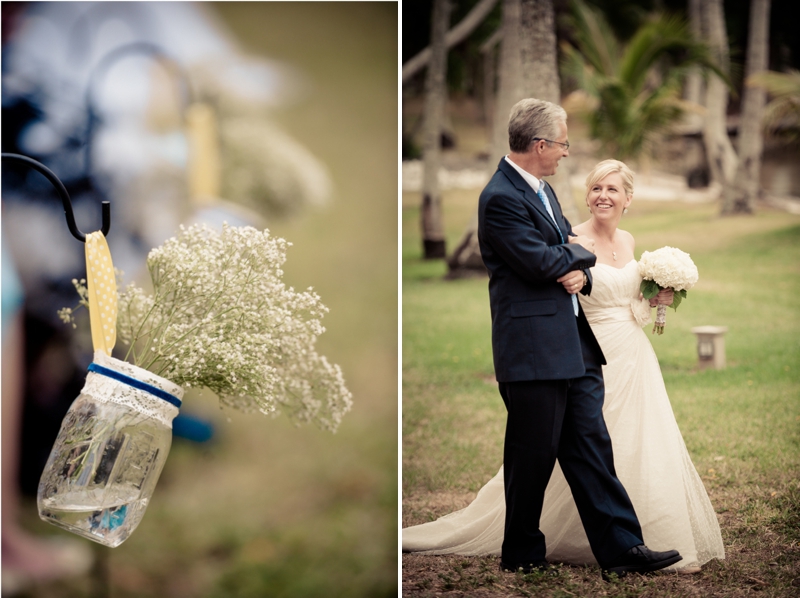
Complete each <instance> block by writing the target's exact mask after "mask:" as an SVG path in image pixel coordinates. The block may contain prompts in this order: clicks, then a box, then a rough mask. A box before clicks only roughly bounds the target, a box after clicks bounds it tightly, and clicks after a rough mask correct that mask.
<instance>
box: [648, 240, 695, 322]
mask: <svg viewBox="0 0 800 598" xmlns="http://www.w3.org/2000/svg"><path fill="white" fill-rule="evenodd" d="M639 276H641V277H642V284H641V286H640V288H639V290H640V291H641V293H642V295H644V297H645V299H652V298H653V297H655V296H656V295H658V293H659V291H661V290H663V289H672V290H673V291H674V292H675V294H674V299H673V301H672V309H675V310H677V309H678V306H679V305H680V304H681V301H682V300H683V299H685V298H686V291H687V290H689V289H691V288H692V287H693V286H694V285H695V283H696V282H697V280H698V277H699V275H698V272H697V266H695V265H694V262H693V261H692V258H690V257H689V254H688V253H685V252H683V251H681V250H680V249H676V248H675V247H662V248H661V249H656V250H655V251H645V252H644V253H643V254H642V257H641V258H639ZM666 321H667V306H666V305H659V306H658V310H657V311H656V323H655V326H654V327H653V332H654V333H658V334H663V333H664V326H665V325H666Z"/></svg>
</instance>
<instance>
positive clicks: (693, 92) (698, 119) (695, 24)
mask: <svg viewBox="0 0 800 598" xmlns="http://www.w3.org/2000/svg"><path fill="white" fill-rule="evenodd" d="M688 12H689V28H690V29H691V31H692V35H694V37H695V39H697V40H698V41H700V40H703V18H702V14H701V8H700V0H689V7H688ZM683 99H685V100H687V101H689V102H693V103H694V104H697V105H699V106H702V105H703V77H702V75H701V74H700V71H699V70H698V69H696V68H695V69H692V70H691V72H690V73H689V75H688V76H687V77H686V86H685V87H684V90H683ZM685 120H686V124H687V126H689V127H691V129H692V130H693V131H700V130H702V128H703V116H702V115H701V114H699V113H695V112H690V113H688V114H687V115H686V119H685Z"/></svg>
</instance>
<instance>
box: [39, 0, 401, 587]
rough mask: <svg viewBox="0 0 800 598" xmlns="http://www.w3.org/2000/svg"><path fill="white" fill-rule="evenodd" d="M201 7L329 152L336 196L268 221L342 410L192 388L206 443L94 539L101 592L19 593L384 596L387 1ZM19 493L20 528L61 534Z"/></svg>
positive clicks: (393, 161) (392, 389)
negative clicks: (266, 403) (121, 538)
mask: <svg viewBox="0 0 800 598" xmlns="http://www.w3.org/2000/svg"><path fill="white" fill-rule="evenodd" d="M208 8H209V10H216V11H218V12H219V14H220V15H221V16H222V18H223V20H224V22H225V24H226V25H227V26H229V27H230V28H231V30H232V32H233V33H234V35H235V36H236V37H237V39H238V41H239V42H240V43H241V44H242V46H243V50H245V51H246V52H248V53H252V54H257V55H261V56H264V57H266V58H270V59H277V60H283V61H286V62H287V63H288V64H290V65H291V66H293V67H296V68H298V69H299V70H300V72H301V73H303V74H304V75H305V76H306V77H307V81H308V83H309V86H308V88H307V91H308V93H307V94H305V95H304V96H303V100H302V102H300V103H298V104H295V105H292V106H289V107H286V108H283V109H282V110H280V111H276V112H275V113H274V115H273V116H274V118H275V119H276V121H277V122H278V123H279V124H280V125H281V126H283V127H285V128H286V130H287V131H288V132H289V133H290V134H291V135H292V136H293V137H295V138H296V139H297V140H298V141H299V142H300V143H302V144H304V145H305V146H306V147H307V148H309V150H310V151H311V152H312V153H314V154H315V155H316V156H317V157H319V158H320V159H321V161H322V162H323V163H325V165H326V166H327V167H328V169H329V171H330V174H331V177H332V179H333V183H334V194H335V196H334V197H333V199H332V202H331V204H330V205H329V206H327V207H326V208H325V209H321V210H308V211H306V212H305V213H303V214H302V215H301V216H299V217H298V218H296V219H294V220H290V221H281V220H274V221H272V222H270V223H269V226H270V230H271V231H272V232H273V233H274V234H276V235H278V236H282V237H285V238H286V239H287V240H289V241H291V242H292V243H293V247H292V248H291V249H290V250H289V254H288V261H287V263H286V265H285V266H284V270H285V272H286V279H287V283H288V284H291V285H294V286H295V287H296V288H300V289H305V288H307V287H308V286H310V285H313V286H314V290H315V291H317V292H318V293H319V294H320V296H321V297H322V300H323V302H324V303H325V304H326V305H327V306H328V307H329V308H330V313H329V314H328V315H327V316H326V318H325V321H324V324H325V326H326V328H327V332H326V333H325V334H324V335H322V337H321V338H320V342H319V350H320V353H322V354H323V355H326V356H327V357H328V358H329V359H330V360H331V361H332V362H334V363H339V364H340V365H341V366H342V369H343V372H344V375H345V379H346V381H347V383H348V387H349V388H350V390H351V391H352V392H353V395H354V407H353V411H352V412H351V413H349V414H348V415H347V416H346V417H345V419H344V421H343V423H342V425H341V427H340V429H339V431H338V432H337V433H336V434H330V433H327V432H323V431H320V430H317V429H316V428H313V427H309V426H303V427H299V428H296V427H294V426H293V425H292V424H291V423H290V422H289V421H288V420H286V419H285V418H283V419H281V418H279V419H270V418H266V417H263V416H260V415H257V414H255V415H243V414H238V413H228V412H227V411H226V412H220V411H219V409H218V408H217V406H216V401H215V399H214V398H213V397H212V396H202V397H197V396H192V397H188V398H187V401H186V403H185V408H186V410H192V411H193V412H194V413H196V414H198V413H199V414H202V415H204V416H206V417H208V418H210V419H211V420H213V422H214V424H215V426H216V428H217V435H216V438H215V442H214V443H213V444H211V445H209V446H203V447H198V446H197V445H191V444H187V443H185V442H180V441H176V442H175V443H173V447H172V450H171V452H170V456H169V459H168V460H167V465H166V468H165V470H164V472H163V474H162V476H161V479H160V481H159V484H158V487H157V488H156V491H155V494H154V496H153V499H152V501H151V503H150V506H149V507H148V511H147V513H146V515H145V517H144V520H143V521H142V523H141V525H140V526H139V528H138V529H137V530H136V531H135V532H134V534H133V535H132V536H131V537H130V539H128V540H127V541H126V542H125V543H124V544H123V545H121V546H120V547H118V548H115V549H111V550H109V549H103V548H102V547H98V549H99V550H100V554H102V555H103V558H104V559H105V562H106V565H107V572H108V583H107V584H106V589H105V591H100V590H97V589H93V587H92V583H91V582H92V580H91V579H78V580H75V581H74V582H70V583H57V584H48V585H42V586H39V587H36V588H34V589H32V590H31V591H30V592H29V593H27V594H25V596H26V597H28V598H84V597H87V596H91V597H93V598H94V597H96V596H113V597H114V598H140V597H142V596H154V597H166V596H169V597H170V598H223V597H224V598H251V597H252V598H255V597H259V598H260V597H263V596H272V597H278V598H292V597H298V598H309V597H310V598H313V597H326V598H327V597H337V596H347V597H350V596H355V597H357V596H370V597H384V596H396V595H397V586H398V572H397V568H398V565H397V563H398V554H397V513H398V505H397V493H398V488H397V486H398V483H397V429H398V427H397V424H398V422H397V417H398V404H397V380H398V373H397V361H398V360H397V329H398V328H397V319H398V307H397V302H398V297H397V288H398V279H397V275H398V268H397V244H398V238H397V237H398V235H397V162H398V152H397V146H398V137H397V114H398V103H397V47H398V40H397V36H396V32H397V21H396V15H397V7H396V6H395V5H392V4H389V3H269V2H232V3H218V4H216V5H213V6H209V7H208ZM228 418H230V419H228ZM27 507H28V508H27V509H26V515H27V524H28V527H29V528H30V529H32V530H33V531H35V532H36V533H39V534H50V533H59V530H57V529H56V528H54V527H53V526H49V525H47V524H45V523H42V522H40V521H39V520H38V517H37V516H36V514H35V505H28V506H27Z"/></svg>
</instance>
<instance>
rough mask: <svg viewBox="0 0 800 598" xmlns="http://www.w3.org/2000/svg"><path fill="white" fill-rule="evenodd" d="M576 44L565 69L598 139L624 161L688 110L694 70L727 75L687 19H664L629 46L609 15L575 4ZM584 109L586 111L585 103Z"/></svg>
mask: <svg viewBox="0 0 800 598" xmlns="http://www.w3.org/2000/svg"><path fill="white" fill-rule="evenodd" d="M572 27H573V30H574V36H575V45H565V46H564V47H563V51H564V60H563V61H562V69H563V70H564V72H565V74H568V75H570V76H571V77H572V78H573V80H574V81H575V82H576V83H577V85H578V87H579V90H580V92H581V93H582V94H584V95H586V96H588V97H590V98H592V99H593V101H591V102H586V101H584V102H582V104H583V105H584V106H585V108H586V109H585V110H583V111H582V116H584V117H585V118H586V119H587V121H588V124H589V127H590V132H591V134H592V136H593V137H594V138H596V139H598V140H600V141H601V143H602V144H603V147H604V150H605V151H606V152H608V153H610V154H611V155H613V156H614V157H616V158H619V159H627V158H631V157H636V156H638V155H639V154H641V153H642V152H646V151H649V150H650V147H651V144H652V142H654V141H655V140H656V139H657V138H658V137H659V136H660V135H662V134H663V133H664V132H665V131H667V130H668V129H669V127H670V125H672V124H673V123H674V122H676V121H677V120H678V119H680V117H681V116H682V115H683V113H684V112H685V111H686V108H687V106H686V103H685V102H683V101H682V100H681V99H680V91H681V83H682V82H683V80H684V78H685V76H686V74H687V73H688V71H689V70H690V69H691V68H696V67H700V68H703V69H706V70H711V71H713V72H714V73H716V74H717V75H719V76H721V77H722V78H723V79H727V77H726V75H725V74H724V73H722V72H721V71H720V69H719V68H718V67H717V66H716V64H715V63H714V61H713V59H712V57H711V53H710V51H709V49H708V47H707V46H706V45H705V44H703V43H701V42H699V41H697V40H695V39H694V38H693V37H692V35H691V32H690V30H689V27H688V24H687V23H686V22H685V20H683V19H680V18H678V17H675V16H670V15H664V14H657V15H655V16H653V17H652V18H651V19H650V20H649V21H647V22H646V23H644V24H643V25H642V26H641V27H640V28H639V29H638V30H637V31H636V32H635V33H634V35H633V36H632V38H631V39H630V41H629V42H628V43H626V44H624V45H623V44H621V43H620V42H619V41H618V40H617V39H616V38H615V37H614V35H613V33H612V32H611V31H612V30H611V27H610V26H609V24H608V22H607V21H606V20H605V18H604V17H603V15H602V13H600V12H599V11H597V10H595V9H593V8H591V7H589V6H587V5H586V4H584V3H583V2H582V1H581V0H573V19H572ZM577 104H581V103H580V102H578V103H577Z"/></svg>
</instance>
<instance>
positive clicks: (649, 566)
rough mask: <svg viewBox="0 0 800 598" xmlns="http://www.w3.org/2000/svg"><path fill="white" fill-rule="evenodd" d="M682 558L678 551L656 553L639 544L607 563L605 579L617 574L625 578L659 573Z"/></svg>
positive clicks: (604, 568) (604, 569) (604, 570)
mask: <svg viewBox="0 0 800 598" xmlns="http://www.w3.org/2000/svg"><path fill="white" fill-rule="evenodd" d="M682 558H683V557H681V555H680V554H679V553H678V551H677V550H667V551H666V552H654V551H652V550H650V549H649V548H648V547H647V546H645V545H644V544H639V545H638V546H634V547H633V548H631V549H630V550H628V551H627V552H624V553H623V554H622V555H620V556H618V557H617V558H615V559H614V560H613V561H611V562H610V563H606V565H605V566H604V567H603V579H606V580H607V579H608V575H609V574H611V573H616V574H617V576H618V577H625V575H626V574H628V573H649V572H651V571H658V570H659V569H663V568H664V567H669V566H670V565H673V564H675V563H677V562H678V561H679V560H681V559H682Z"/></svg>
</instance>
